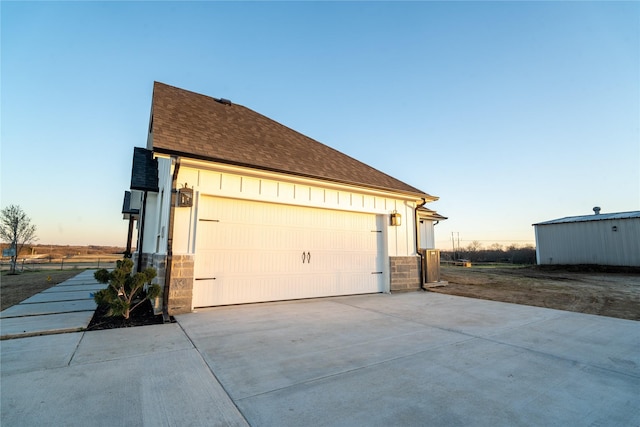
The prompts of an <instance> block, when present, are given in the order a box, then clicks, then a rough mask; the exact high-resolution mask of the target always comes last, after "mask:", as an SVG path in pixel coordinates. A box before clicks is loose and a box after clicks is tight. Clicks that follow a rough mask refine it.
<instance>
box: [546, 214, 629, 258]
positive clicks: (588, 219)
mask: <svg viewBox="0 0 640 427" xmlns="http://www.w3.org/2000/svg"><path fill="white" fill-rule="evenodd" d="M593 211H594V212H595V214H594V215H581V216H570V217H566V218H560V219H554V220H551V221H545V222H540V223H537V224H533V226H534V228H535V234H536V258H537V262H538V264H597V265H617V266H636V267H640V211H633V212H619V213H606V214H604V213H603V214H601V213H600V208H598V207H596V208H593Z"/></svg>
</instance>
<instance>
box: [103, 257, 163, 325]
mask: <svg viewBox="0 0 640 427" xmlns="http://www.w3.org/2000/svg"><path fill="white" fill-rule="evenodd" d="M132 270H133V261H131V260H130V259H128V258H125V259H123V260H120V261H118V262H117V263H116V268H115V269H114V270H113V271H111V272H109V271H107V270H105V269H104V268H103V269H100V270H98V271H96V272H95V273H94V277H95V279H96V280H97V281H98V282H100V283H108V284H109V286H108V287H107V288H106V289H103V290H101V291H98V292H96V293H95V295H94V300H95V302H96V304H98V305H106V306H107V307H109V310H108V311H107V316H122V317H124V318H125V319H128V318H129V315H130V314H131V312H132V311H133V310H134V309H135V308H136V307H138V306H139V305H140V304H142V303H143V302H145V301H146V300H150V299H153V298H156V297H157V296H159V295H160V293H161V292H162V289H161V288H160V285H158V284H152V283H151V281H152V280H153V279H154V277H156V270H155V268H147V269H146V270H144V271H142V272H138V273H135V274H131V272H132ZM145 285H146V291H145V289H144V288H145Z"/></svg>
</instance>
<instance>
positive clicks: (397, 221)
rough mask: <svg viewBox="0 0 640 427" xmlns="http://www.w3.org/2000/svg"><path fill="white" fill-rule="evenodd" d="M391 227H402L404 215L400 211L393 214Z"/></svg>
mask: <svg viewBox="0 0 640 427" xmlns="http://www.w3.org/2000/svg"><path fill="white" fill-rule="evenodd" d="M391 225H392V226H394V227H398V226H400V225H402V215H400V214H399V213H398V211H393V212H391Z"/></svg>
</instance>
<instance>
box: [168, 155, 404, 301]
mask: <svg viewBox="0 0 640 427" xmlns="http://www.w3.org/2000/svg"><path fill="white" fill-rule="evenodd" d="M300 181H301V182H292V181H291V180H285V179H282V180H280V179H278V177H275V178H272V177H268V178H265V177H255V176H244V175H242V174H241V173H232V172H229V171H219V170H204V169H199V168H193V167H185V166H184V165H183V166H182V167H181V169H180V173H179V178H178V182H180V186H182V185H184V184H185V183H186V184H187V185H188V186H189V187H193V188H194V194H195V195H196V197H195V203H194V206H193V207H192V208H178V209H176V210H175V223H174V227H175V228H174V230H175V233H174V241H173V243H174V246H173V250H174V253H175V254H179V253H184V254H194V262H195V273H194V275H195V280H194V287H193V303H192V305H193V307H202V306H215V305H225V304H239V303H250V302H257V301H277V300H287V299H298V298H310V297H322V296H332V295H348V294H362V293H374V292H386V291H388V290H389V265H388V259H389V256H390V255H392V256H393V255H396V256H410V255H415V232H414V231H413V230H414V229H413V227H414V221H413V212H414V208H415V200H413V199H412V198H411V197H408V196H407V197H405V198H402V196H399V197H396V198H394V197H392V196H391V195H387V194H382V193H381V194H375V192H367V191H366V190H364V191H361V192H360V191H357V189H354V188H347V187H346V186H344V187H345V188H339V187H340V186H339V185H337V184H336V185H335V186H334V188H331V187H329V188H323V187H322V186H321V184H316V183H314V182H309V183H306V182H304V179H301V180H300ZM393 211H397V212H399V213H400V214H401V215H402V219H403V221H402V222H403V224H402V226H399V227H391V226H389V214H390V213H391V212H393Z"/></svg>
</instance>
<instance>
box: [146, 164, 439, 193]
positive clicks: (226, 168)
mask: <svg viewBox="0 0 640 427" xmlns="http://www.w3.org/2000/svg"><path fill="white" fill-rule="evenodd" d="M156 157H166V158H170V156H167V155H156ZM180 162H181V165H182V166H187V167H193V168H197V169H206V170H210V171H215V172H228V173H234V174H238V175H244V176H250V177H253V178H263V179H271V180H274V181H283V182H289V183H292V184H306V185H314V186H318V187H325V188H331V189H335V190H341V191H357V192H360V193H364V194H370V195H374V196H380V197H389V198H395V199H399V200H406V201H412V202H415V203H421V202H422V197H424V198H425V200H426V201H427V202H435V201H436V200H438V197H435V196H430V195H428V194H422V195H420V194H419V193H413V194H411V193H403V192H395V191H392V190H382V189H376V188H371V187H365V186H358V185H354V184H344V183H340V182H335V181H329V180H323V179H319V178H308V177H303V176H298V175H293V174H285V173H280V172H271V171H266V170H261V169H253V168H247V167H243V166H236V165H230V164H225V163H216V162H210V161H204V160H197V159H190V158H188V157H181V160H180Z"/></svg>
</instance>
